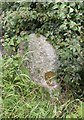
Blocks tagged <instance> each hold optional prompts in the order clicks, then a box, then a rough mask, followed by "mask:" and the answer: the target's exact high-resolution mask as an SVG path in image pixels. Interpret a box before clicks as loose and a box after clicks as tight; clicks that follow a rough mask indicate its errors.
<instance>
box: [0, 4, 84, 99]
mask: <svg viewBox="0 0 84 120" xmlns="http://www.w3.org/2000/svg"><path fill="white" fill-rule="evenodd" d="M6 4H7V6H8V7H7V8H6V5H5V6H4V3H2V10H4V12H3V13H2V17H3V21H2V24H3V39H4V42H3V46H4V48H5V49H6V50H7V51H10V53H12V54H10V55H11V56H12V55H14V54H17V53H18V48H19V44H20V43H21V42H23V41H27V39H28V34H30V33H32V32H34V33H38V34H43V35H44V36H46V37H47V38H48V39H47V40H49V41H50V42H51V44H52V45H53V46H54V47H56V49H57V51H58V55H59V60H60V63H61V64H60V67H59V70H58V74H57V78H58V80H59V82H60V84H61V86H62V88H63V89H64V90H65V89H66V91H67V89H69V90H71V91H72V92H73V94H74V95H75V96H77V95H81V96H82V95H83V93H82V91H83V87H82V85H83V79H84V77H83V76H84V75H83V71H84V62H83V61H84V58H83V50H84V41H83V36H84V33H83V32H84V27H83V25H84V17H83V10H84V4H83V2H80V3H79V2H76V3H75V2H74V3H71V2H70V3H69V2H67V3H60V2H59V3H52V2H50V3H36V2H35V3H33V2H30V3H29V2H28V3H27V2H26V3H25V2H20V3H17V2H16V3H14V2H12V3H6ZM81 96H79V97H81Z"/></svg>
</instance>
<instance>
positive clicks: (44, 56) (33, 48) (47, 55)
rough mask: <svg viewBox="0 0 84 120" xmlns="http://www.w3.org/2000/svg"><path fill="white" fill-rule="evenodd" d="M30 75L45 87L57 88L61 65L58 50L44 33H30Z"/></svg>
mask: <svg viewBox="0 0 84 120" xmlns="http://www.w3.org/2000/svg"><path fill="white" fill-rule="evenodd" d="M28 50H29V53H28V59H29V60H28V61H29V62H28V67H29V70H30V77H31V79H32V80H34V81H35V82H37V83H38V84H40V85H41V86H43V87H46V88H49V89H55V88H57V86H58V84H57V82H56V79H55V75H56V70H57V68H58V66H59V61H58V57H57V54H56V50H55V49H54V48H53V46H52V45H51V44H50V43H49V42H48V41H46V38H45V37H44V36H42V35H40V36H37V35H36V34H30V35H29V39H28Z"/></svg>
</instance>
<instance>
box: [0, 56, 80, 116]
mask: <svg viewBox="0 0 84 120" xmlns="http://www.w3.org/2000/svg"><path fill="white" fill-rule="evenodd" d="M18 58H19V57H18V56H17V55H16V56H13V57H9V56H8V57H6V58H5V59H4V60H3V65H2V68H3V72H2V74H3V75H2V76H3V84H2V99H3V100H2V101H3V103H2V110H3V112H1V117H2V118H54V117H56V118H57V117H61V118H65V117H66V116H67V115H68V117H71V116H70V113H71V112H72V113H73V117H76V116H77V115H78V116H79V114H78V113H77V110H76V109H77V106H78V105H79V101H78V100H75V99H74V97H73V96H72V93H71V91H68V94H69V95H70V94H71V95H70V96H69V95H68V94H67V93H66V94H65V93H60V95H59V97H56V96H54V95H53V97H52V98H51V97H50V95H49V92H48V91H47V90H46V89H44V88H42V87H41V86H39V85H37V84H36V83H34V82H33V81H31V80H30V79H29V75H28V69H27V68H26V67H24V66H23V65H22V64H21V63H22V60H21V58H19V59H18ZM63 94H64V97H63ZM71 96H72V97H71ZM80 111H82V110H80ZM74 112H75V114H74ZM71 115H72V114H71Z"/></svg>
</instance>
